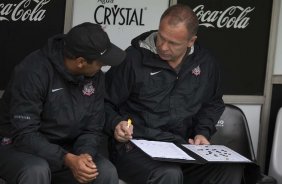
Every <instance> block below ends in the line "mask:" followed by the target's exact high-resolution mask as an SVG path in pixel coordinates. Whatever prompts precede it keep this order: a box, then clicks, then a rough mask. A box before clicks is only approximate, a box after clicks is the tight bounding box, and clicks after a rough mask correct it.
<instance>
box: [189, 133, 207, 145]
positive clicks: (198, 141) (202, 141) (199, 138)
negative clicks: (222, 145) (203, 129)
mask: <svg viewBox="0 0 282 184" xmlns="http://www.w3.org/2000/svg"><path fill="white" fill-rule="evenodd" d="M188 143H189V144H195V145H207V144H210V142H209V141H208V139H207V138H206V137H205V136H203V135H196V136H195V137H194V139H188Z"/></svg>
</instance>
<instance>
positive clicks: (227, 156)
mask: <svg viewBox="0 0 282 184" xmlns="http://www.w3.org/2000/svg"><path fill="white" fill-rule="evenodd" d="M183 146H184V147H185V148H187V149H189V150H191V151H193V152H194V153H196V154H197V155H199V156H201V157H202V158H204V159H205V160H207V161H209V162H251V161H250V160H249V159H247V158H246V157H244V156H242V155H240V154H239V153H237V152H235V151H233V150H232V149H230V148H228V147H226V146H223V145H191V144H183Z"/></svg>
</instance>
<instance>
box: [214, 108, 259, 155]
mask: <svg viewBox="0 0 282 184" xmlns="http://www.w3.org/2000/svg"><path fill="white" fill-rule="evenodd" d="M216 128H217V132H216V133H215V134H214V135H213V136H212V139H211V143H212V144H219V145H225V146H227V147H229V148H231V149H233V150H234V151H236V152H238V153H240V154H241V155H243V156H245V157H247V158H248V159H250V160H252V161H255V154H254V149H253V144H252V140H251V135H250V131H249V126H248V122H247V119H246V117H245V115H244V113H243V111H242V110H241V109H240V108H238V107H237V106H235V105H231V104H226V107H225V110H224V112H223V114H222V115H221V117H220V119H219V121H218V123H217V125H216Z"/></svg>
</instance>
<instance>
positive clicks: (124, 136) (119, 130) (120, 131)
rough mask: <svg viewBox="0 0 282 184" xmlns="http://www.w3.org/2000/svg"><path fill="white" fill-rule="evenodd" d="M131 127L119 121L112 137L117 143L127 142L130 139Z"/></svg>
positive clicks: (125, 122)
mask: <svg viewBox="0 0 282 184" xmlns="http://www.w3.org/2000/svg"><path fill="white" fill-rule="evenodd" d="M132 134H133V126H132V125H130V126H128V123H127V121H121V122H120V123H119V124H118V125H117V126H116V128H115V132H114V136H115V138H116V139H117V140H118V141H119V142H127V141H129V140H130V139H132Z"/></svg>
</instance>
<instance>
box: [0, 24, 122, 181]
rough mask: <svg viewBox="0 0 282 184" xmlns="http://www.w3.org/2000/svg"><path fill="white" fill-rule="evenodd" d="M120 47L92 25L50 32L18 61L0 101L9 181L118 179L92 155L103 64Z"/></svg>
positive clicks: (3, 162) (1, 164)
mask: <svg viewBox="0 0 282 184" xmlns="http://www.w3.org/2000/svg"><path fill="white" fill-rule="evenodd" d="M124 57H125V53H124V52H123V51H122V50H121V49H119V48H118V47H116V46H115V45H113V44H112V43H111V42H110V40H109V38H108V35H107V34H106V33H105V32H104V31H103V29H102V28H101V27H100V26H99V25H96V24H92V23H83V24H80V25H78V26H76V27H74V28H72V29H71V30H70V31H69V33H68V34H67V35H56V36H54V37H52V38H50V39H49V40H48V43H47V44H46V46H45V47H43V48H42V49H40V50H36V51H35V52H33V53H31V54H30V55H28V56H27V57H26V58H25V59H24V60H23V61H22V62H21V63H20V64H19V65H18V66H16V68H15V70H14V73H13V75H12V78H11V81H10V83H9V85H8V87H7V89H6V90H5V93H4V95H3V97H2V99H1V101H0V140H1V141H2V142H1V145H0V177H1V178H4V179H5V180H6V181H7V182H8V183H9V184H12V183H27V184H31V183H32V184H36V183H38V184H49V183H51V182H52V183H60V184H61V183H68V184H70V183H95V184H96V183H107V184H109V183H115V184H116V183H118V176H117V172H116V170H115V168H114V166H113V165H112V164H111V163H110V162H109V161H108V160H107V159H105V158H104V157H103V156H101V155H100V154H99V153H97V148H98V146H99V144H100V141H99V140H100V137H101V135H102V129H103V126H104V75H103V73H102V72H101V70H100V69H101V67H102V66H103V65H110V66H114V65H118V64H120V63H121V62H122V61H123V59H124Z"/></svg>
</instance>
